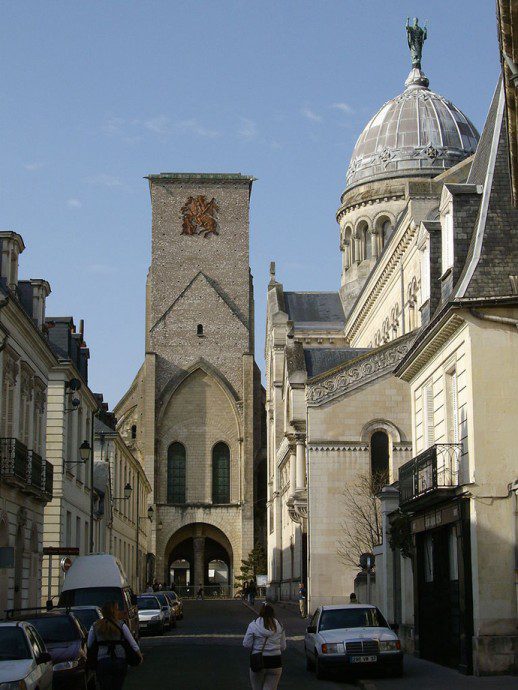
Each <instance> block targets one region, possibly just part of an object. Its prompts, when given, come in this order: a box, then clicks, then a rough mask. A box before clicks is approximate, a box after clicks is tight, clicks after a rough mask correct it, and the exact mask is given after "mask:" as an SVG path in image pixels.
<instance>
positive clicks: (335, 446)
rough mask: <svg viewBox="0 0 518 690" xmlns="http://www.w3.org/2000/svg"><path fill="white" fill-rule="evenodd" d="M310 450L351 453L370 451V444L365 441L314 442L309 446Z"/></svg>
mask: <svg viewBox="0 0 518 690" xmlns="http://www.w3.org/2000/svg"><path fill="white" fill-rule="evenodd" d="M308 450H310V451H319V452H340V453H349V452H354V451H366V450H369V444H368V443H366V442H365V441H312V442H311V443H309V444H308Z"/></svg>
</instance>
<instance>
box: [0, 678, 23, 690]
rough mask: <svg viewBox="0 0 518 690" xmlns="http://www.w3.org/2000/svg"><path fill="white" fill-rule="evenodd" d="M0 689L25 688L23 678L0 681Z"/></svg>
mask: <svg viewBox="0 0 518 690" xmlns="http://www.w3.org/2000/svg"><path fill="white" fill-rule="evenodd" d="M0 690H27V685H26V683H25V681H24V680H12V681H9V683H0Z"/></svg>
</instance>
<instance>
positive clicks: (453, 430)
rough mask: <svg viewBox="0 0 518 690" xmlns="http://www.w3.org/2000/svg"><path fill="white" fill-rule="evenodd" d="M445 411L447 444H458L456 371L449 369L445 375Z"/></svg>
mask: <svg viewBox="0 0 518 690" xmlns="http://www.w3.org/2000/svg"><path fill="white" fill-rule="evenodd" d="M446 410H447V420H446V421H447V424H448V442H449V443H459V399H458V383H457V371H456V369H451V370H450V371H449V372H448V373H447V374H446Z"/></svg>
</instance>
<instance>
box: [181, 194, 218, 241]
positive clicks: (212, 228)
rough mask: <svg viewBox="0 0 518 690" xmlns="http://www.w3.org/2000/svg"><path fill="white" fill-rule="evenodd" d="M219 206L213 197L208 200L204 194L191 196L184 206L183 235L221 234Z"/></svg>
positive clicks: (207, 235) (205, 235) (206, 235)
mask: <svg viewBox="0 0 518 690" xmlns="http://www.w3.org/2000/svg"><path fill="white" fill-rule="evenodd" d="M218 211H219V207H218V205H217V203H216V200H215V199H214V198H212V199H211V200H210V201H207V199H206V197H204V196H203V195H202V194H199V195H198V196H190V197H189V198H188V199H187V201H186V202H185V204H184V205H183V206H182V232H181V234H182V235H203V236H204V237H209V235H212V234H214V235H219V232H218V222H217V213H218Z"/></svg>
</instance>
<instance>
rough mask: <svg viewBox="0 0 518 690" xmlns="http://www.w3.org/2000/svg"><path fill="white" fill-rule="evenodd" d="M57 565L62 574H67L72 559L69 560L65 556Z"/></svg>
mask: <svg viewBox="0 0 518 690" xmlns="http://www.w3.org/2000/svg"><path fill="white" fill-rule="evenodd" d="M59 565H60V566H61V570H62V571H63V572H64V573H68V571H69V570H70V566H71V565H72V559H71V558H69V557H68V556H65V558H62V559H61V561H60V562H59Z"/></svg>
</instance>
